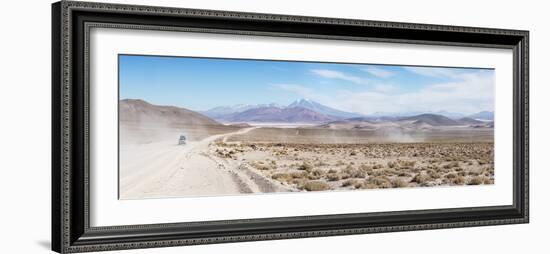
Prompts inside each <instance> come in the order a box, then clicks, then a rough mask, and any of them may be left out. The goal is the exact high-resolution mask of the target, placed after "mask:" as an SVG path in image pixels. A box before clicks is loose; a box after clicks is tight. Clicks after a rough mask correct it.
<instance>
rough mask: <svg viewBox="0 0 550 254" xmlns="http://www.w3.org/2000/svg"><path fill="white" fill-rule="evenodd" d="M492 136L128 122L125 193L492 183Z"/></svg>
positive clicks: (123, 152) (123, 148)
mask: <svg viewBox="0 0 550 254" xmlns="http://www.w3.org/2000/svg"><path fill="white" fill-rule="evenodd" d="M182 129H183V130H186V134H188V137H189V142H188V144H186V145H177V140H178V137H179V135H180V133H181V131H182ZM492 132H493V130H492V129H472V128H467V129H461V128H448V129H438V130H435V131H433V130H430V131H417V132H399V133H395V132H392V133H380V132H373V131H363V130H327V129H318V128H310V127H305V128H304V127H300V128H273V127H266V126H252V127H236V126H210V127H205V126H202V127H200V128H199V127H197V126H193V127H184V126H179V127H174V126H159V125H157V126H154V125H151V126H149V125H143V124H141V125H128V126H125V125H122V127H121V132H120V134H121V140H120V169H119V180H120V181H119V184H120V186H119V187H120V188H119V191H120V193H119V197H120V198H121V199H142V198H164V197H191V196H219V195H237V194H244V193H272V192H289V191H323V190H351V189H374V188H401V187H431V186H454V185H467V184H470V185H478V184H493V183H494V164H493V156H494V151H493V146H494V145H493V136H492ZM395 140H399V141H400V142H395Z"/></svg>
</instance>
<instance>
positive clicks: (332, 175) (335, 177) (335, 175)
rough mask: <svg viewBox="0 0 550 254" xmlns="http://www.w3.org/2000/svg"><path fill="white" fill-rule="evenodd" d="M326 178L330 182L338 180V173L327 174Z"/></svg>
mask: <svg viewBox="0 0 550 254" xmlns="http://www.w3.org/2000/svg"><path fill="white" fill-rule="evenodd" d="M327 179H328V180H329V181H331V182H334V181H338V180H340V175H338V174H328V175H327Z"/></svg>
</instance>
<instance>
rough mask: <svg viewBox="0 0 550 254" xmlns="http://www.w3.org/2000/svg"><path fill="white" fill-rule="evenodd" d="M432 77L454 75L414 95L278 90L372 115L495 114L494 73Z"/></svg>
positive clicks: (376, 90) (382, 88)
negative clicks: (421, 113) (488, 111)
mask: <svg viewBox="0 0 550 254" xmlns="http://www.w3.org/2000/svg"><path fill="white" fill-rule="evenodd" d="M429 75H445V76H446V77H447V78H448V77H449V76H450V75H452V76H453V79H449V81H446V82H441V83H437V84H433V85H429V86H425V87H424V88H421V89H418V90H415V91H403V90H400V89H399V88H398V87H394V86H392V85H387V84H379V85H374V86H372V87H371V88H369V89H365V90H364V91H361V92H357V91H350V90H343V89H342V90H339V91H337V92H335V93H333V94H331V95H330V96H326V95H323V94H318V93H317V92H316V91H315V90H311V89H307V88H305V87H302V86H298V85H292V86H290V85H284V86H280V85H278V87H279V88H281V89H285V90H287V91H291V92H294V93H297V94H300V95H301V96H303V97H308V98H312V99H317V100H319V102H320V103H323V104H325V105H328V106H331V107H335V108H338V109H341V110H346V111H350V112H358V113H363V114H371V113H375V112H412V111H425V112H435V111H440V110H446V111H449V112H457V113H464V114H470V113H476V112H479V111H482V110H490V111H492V110H494V86H495V84H494V74H493V72H469V73H457V72H455V73H444V72H438V71H435V72H433V73H431V74H429Z"/></svg>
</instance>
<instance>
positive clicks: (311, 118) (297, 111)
mask: <svg viewBox="0 0 550 254" xmlns="http://www.w3.org/2000/svg"><path fill="white" fill-rule="evenodd" d="M201 113H202V114H204V115H206V116H209V117H212V118H214V119H216V120H219V121H224V122H267V121H271V122H324V121H334V120H338V119H346V118H352V117H360V116H361V115H360V114H356V113H350V112H345V111H341V110H338V109H334V108H331V107H328V106H325V105H322V104H320V103H318V102H315V101H312V100H308V99H300V100H296V101H294V102H292V103H291V104H289V105H288V106H281V105H279V104H276V103H270V104H257V105H249V104H239V105H234V106H221V107H215V108H212V109H209V110H207V111H202V112H201Z"/></svg>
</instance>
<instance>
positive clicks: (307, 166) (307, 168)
mask: <svg viewBox="0 0 550 254" xmlns="http://www.w3.org/2000/svg"><path fill="white" fill-rule="evenodd" d="M312 169H313V166H311V165H310V164H309V163H307V162H305V161H304V162H302V165H300V166H298V170H305V171H308V172H309V171H311V170H312Z"/></svg>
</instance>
